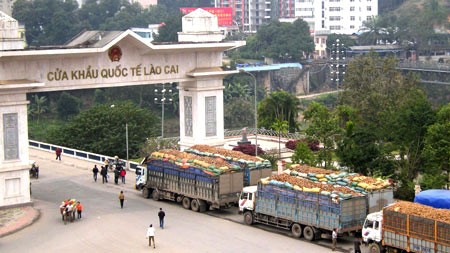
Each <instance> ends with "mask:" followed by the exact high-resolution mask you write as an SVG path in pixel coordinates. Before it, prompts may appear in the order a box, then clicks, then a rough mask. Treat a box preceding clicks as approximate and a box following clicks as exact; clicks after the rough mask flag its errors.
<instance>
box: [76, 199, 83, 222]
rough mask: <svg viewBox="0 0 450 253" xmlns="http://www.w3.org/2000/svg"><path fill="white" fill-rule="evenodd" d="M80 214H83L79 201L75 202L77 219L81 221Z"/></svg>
mask: <svg viewBox="0 0 450 253" xmlns="http://www.w3.org/2000/svg"><path fill="white" fill-rule="evenodd" d="M81 212H83V205H82V204H81V202H80V201H78V202H77V214H78V219H81Z"/></svg>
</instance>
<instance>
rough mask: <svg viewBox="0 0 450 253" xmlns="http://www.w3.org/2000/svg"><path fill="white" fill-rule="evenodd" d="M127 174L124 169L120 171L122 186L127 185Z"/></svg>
mask: <svg viewBox="0 0 450 253" xmlns="http://www.w3.org/2000/svg"><path fill="white" fill-rule="evenodd" d="M126 174H127V171H126V170H125V169H122V170H121V171H120V177H121V178H122V184H125V175H126Z"/></svg>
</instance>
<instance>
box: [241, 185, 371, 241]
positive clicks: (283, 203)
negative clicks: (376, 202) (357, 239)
mask: <svg viewBox="0 0 450 253" xmlns="http://www.w3.org/2000/svg"><path fill="white" fill-rule="evenodd" d="M262 182H263V180H262V181H261V182H260V183H259V184H258V185H257V186H249V187H245V188H244V189H243V191H242V193H241V196H240V200H239V211H240V213H242V214H243V215H244V222H245V223H246V224H248V225H252V224H253V223H261V224H265V225H269V226H273V227H277V228H282V229H286V230H290V231H291V232H292V235H293V236H294V237H296V238H300V237H301V236H302V235H303V236H304V238H305V239H307V240H309V241H313V240H315V239H319V238H322V237H326V236H330V234H331V232H332V231H333V229H337V231H338V233H339V234H343V233H352V232H357V231H360V230H361V228H362V225H363V223H364V219H365V217H366V214H367V212H366V206H367V198H365V197H364V196H357V197H352V198H348V199H342V198H340V197H338V195H337V194H331V195H328V194H326V195H324V194H321V193H320V192H308V191H307V189H304V188H303V190H297V189H295V188H292V187H291V186H289V185H286V186H284V185H280V184H278V185H274V184H270V183H262ZM333 195H334V196H333Z"/></svg>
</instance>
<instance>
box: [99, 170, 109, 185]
mask: <svg viewBox="0 0 450 253" xmlns="http://www.w3.org/2000/svg"><path fill="white" fill-rule="evenodd" d="M101 168H102V169H101V170H100V175H102V182H103V183H105V182H106V183H108V170H107V169H106V167H103V166H101Z"/></svg>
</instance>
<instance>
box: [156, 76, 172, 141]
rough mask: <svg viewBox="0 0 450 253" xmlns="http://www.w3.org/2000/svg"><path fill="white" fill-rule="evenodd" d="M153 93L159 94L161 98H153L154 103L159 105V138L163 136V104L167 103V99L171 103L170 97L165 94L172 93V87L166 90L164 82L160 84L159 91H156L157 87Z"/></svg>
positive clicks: (169, 94)
mask: <svg viewBox="0 0 450 253" xmlns="http://www.w3.org/2000/svg"><path fill="white" fill-rule="evenodd" d="M155 95H158V96H160V97H161V98H159V99H158V98H155V100H154V101H155V104H160V105H161V138H164V105H165V104H166V103H167V100H169V103H172V98H171V97H169V98H167V96H171V95H172V89H168V90H166V88H165V85H164V83H163V84H162V89H161V91H158V89H155Z"/></svg>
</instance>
